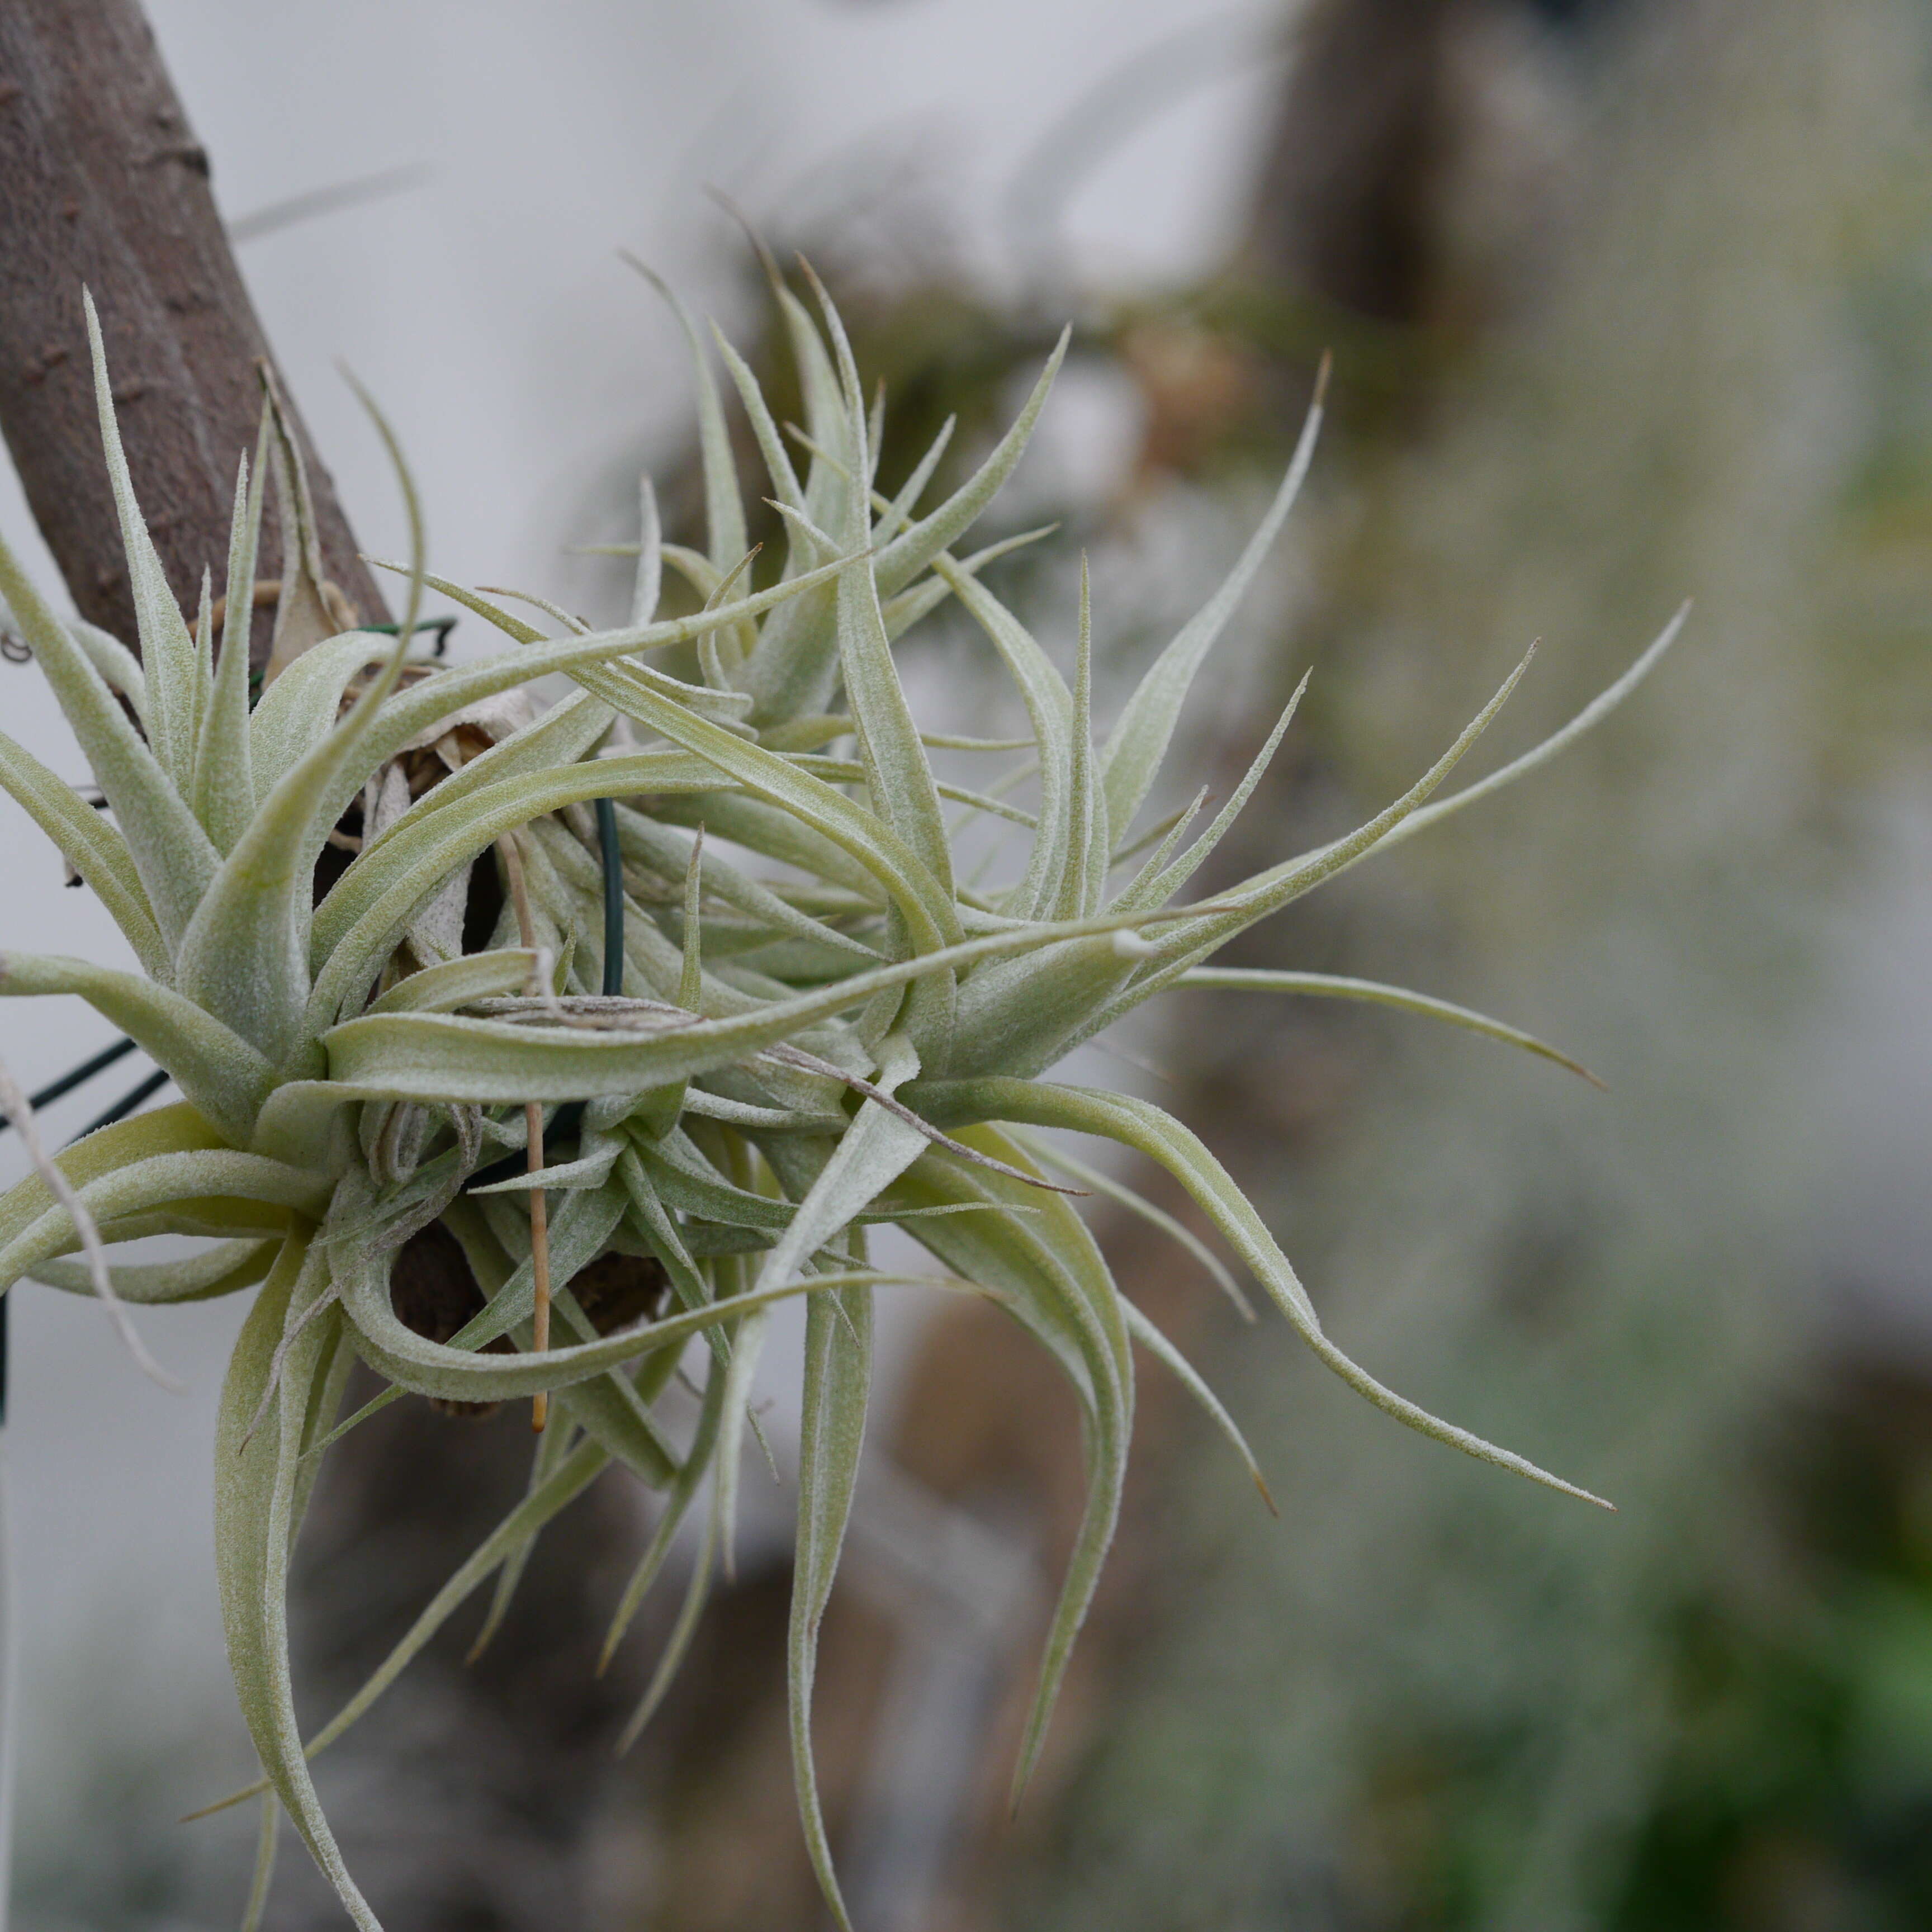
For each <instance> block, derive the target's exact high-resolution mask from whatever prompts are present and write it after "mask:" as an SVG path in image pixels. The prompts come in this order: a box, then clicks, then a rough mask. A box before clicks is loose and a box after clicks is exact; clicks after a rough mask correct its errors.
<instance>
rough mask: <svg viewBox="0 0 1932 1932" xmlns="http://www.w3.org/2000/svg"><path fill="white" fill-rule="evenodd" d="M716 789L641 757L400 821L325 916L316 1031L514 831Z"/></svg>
mask: <svg viewBox="0 0 1932 1932" xmlns="http://www.w3.org/2000/svg"><path fill="white" fill-rule="evenodd" d="M713 783H715V778H712V777H711V776H710V775H707V774H703V773H700V772H696V771H694V770H693V769H691V763H690V761H689V760H684V759H681V758H679V757H676V756H675V755H673V756H672V757H665V756H664V754H661V753H652V752H640V753H637V754H634V756H632V757H628V758H599V759H592V760H586V761H585V762H584V763H580V764H570V765H563V766H552V767H547V768H546V769H543V770H540V771H537V772H526V773H524V774H523V775H520V776H516V777H512V778H505V779H503V780H502V781H499V783H497V784H494V785H491V786H487V787H484V788H482V789H481V790H472V791H470V792H468V793H463V794H460V795H459V796H458V797H457V798H455V799H453V800H452V801H451V802H450V803H449V804H448V805H446V806H443V807H440V808H438V809H437V810H436V811H431V812H428V813H425V814H423V815H422V816H421V817H413V818H412V819H411V820H410V823H409V824H408V826H407V829H404V827H403V826H401V823H399V824H398V827H397V828H396V829H394V830H393V831H392V834H391V835H390V836H389V838H388V839H387V840H386V841H384V842H383V843H382V844H379V845H377V846H375V847H371V850H369V851H368V853H365V854H363V855H362V857H361V858H359V859H357V861H356V865H363V866H364V867H365V869H364V870H363V871H362V872H360V873H359V874H356V868H355V865H352V866H351V867H350V871H347V872H345V873H344V874H343V876H342V877H341V879H340V880H338V882H337V883H336V886H335V889H334V890H333V891H332V892H331V893H330V894H329V898H327V899H326V900H324V901H323V905H322V907H321V908H320V910H319V911H318V913H317V916H316V919H315V921H314V927H313V929H312V931H313V935H314V945H315V948H316V950H317V952H318V953H320V954H321V955H322V957H323V964H322V965H321V966H320V968H319V969H318V971H317V973H316V976H315V981H314V986H313V987H312V988H311V989H308V998H307V1001H306V1005H307V1010H308V1019H307V1021H306V1022H305V1025H306V1027H307V1028H308V1030H309V1031H314V1030H316V1029H317V1028H323V1027H325V1026H326V1025H328V1024H329V1021H330V1020H331V1019H332V1018H333V1016H335V1014H336V1013H339V1012H341V1011H342V1010H344V1009H345V1007H348V1006H350V1004H353V1003H355V1002H356V1001H359V1000H360V999H361V998H362V996H363V995H365V993H366V992H368V989H369V987H370V986H371V985H372V984H373V983H374V980H375V977H376V976H377V974H378V973H380V971H381V970H382V968H383V965H384V963H385V962H386V961H387V960H388V959H389V955H390V954H391V953H392V952H393V951H394V950H395V946H396V943H397V941H398V940H400V939H401V938H402V936H403V934H404V932H405V931H406V930H407V928H408V926H409V925H410V921H411V919H413V917H414V916H416V911H417V909H418V908H419V907H420V906H421V905H422V904H423V903H424V901H425V900H426V899H428V898H430V897H431V895H433V894H434V893H435V892H437V889H439V888H440V886H441V884H442V882H443V880H444V879H446V877H449V875H450V874H452V873H453V872H455V871H456V870H457V869H458V868H459V867H463V866H466V865H469V862H470V861H471V860H472V859H474V858H475V857H476V856H477V855H478V853H481V852H483V851H484V850H487V848H488V847H490V846H491V845H493V844H495V843H496V841H497V839H499V838H501V837H502V835H504V834H505V832H514V831H515V830H517V829H518V828H519V827H520V826H523V825H526V824H527V823H529V821H530V820H532V818H535V817H538V816H539V815H541V814H543V813H545V812H550V811H556V810H558V809H559V808H560V807H562V806H564V805H571V804H578V803H582V802H585V801H586V800H588V799H593V798H608V797H612V796H617V795H619V794H621V793H628V792H632V791H636V790H640V789H648V788H654V787H655V788H661V789H663V790H675V789H680V788H682V789H695V788H696V787H698V786H700V785H704V784H713ZM438 789H440V787H439V788H438ZM430 796H434V793H431V794H430ZM351 874H355V881H354V883H353V885H352V884H351V883H350V877H351ZM325 915H326V916H325ZM352 922H353V923H352ZM305 963H306V962H305Z"/></svg>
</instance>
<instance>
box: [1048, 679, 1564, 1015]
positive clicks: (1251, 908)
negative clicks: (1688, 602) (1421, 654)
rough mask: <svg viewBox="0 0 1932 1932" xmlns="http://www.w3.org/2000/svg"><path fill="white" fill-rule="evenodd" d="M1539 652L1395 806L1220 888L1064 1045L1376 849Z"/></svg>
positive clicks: (1484, 724) (1480, 729) (1483, 726)
mask: <svg viewBox="0 0 1932 1932" xmlns="http://www.w3.org/2000/svg"><path fill="white" fill-rule="evenodd" d="M1535 655H1536V647H1535V646H1534V645H1532V646H1530V649H1529V652H1528V653H1527V654H1526V655H1525V656H1524V658H1523V661H1522V662H1521V663H1520V664H1518V665H1517V667H1516V668H1515V670H1513V671H1511V673H1510V674H1509V676H1508V677H1507V678H1505V679H1504V680H1503V682H1502V685H1501V687H1500V688H1499V689H1498V691H1496V695H1495V696H1494V697H1492V698H1491V699H1490V701H1489V702H1488V703H1487V704H1485V705H1484V706H1483V708H1482V709H1481V711H1479V712H1477V714H1476V715H1475V717H1474V718H1472V719H1471V721H1469V724H1467V725H1466V726H1465V727H1463V730H1462V731H1461V733H1460V734H1459V735H1458V736H1457V739H1456V740H1455V742H1454V743H1453V744H1452V745H1451V746H1450V747H1449V748H1448V750H1447V751H1445V752H1444V753H1443V754H1442V756H1441V757H1439V758H1438V759H1437V760H1436V762H1435V763H1433V765H1431V766H1430V768H1429V769H1428V770H1427V771H1426V772H1424V773H1423V775H1422V776H1421V778H1418V780H1417V781H1415V784H1412V786H1411V787H1409V790H1407V791H1406V792H1404V793H1403V795H1402V796H1401V797H1400V798H1399V799H1396V801H1395V802H1394V803H1393V804H1392V805H1386V806H1385V807H1384V808H1382V810H1381V811H1379V812H1377V813H1376V815H1375V816H1374V817H1373V818H1371V819H1370V820H1367V822H1366V823H1364V824H1362V825H1361V826H1358V827H1357V828H1356V829H1355V830H1354V831H1353V832H1350V833H1349V835H1348V836H1347V837H1346V838H1338V839H1337V840H1335V841H1334V842H1333V843H1332V844H1328V845H1324V846H1322V847H1319V848H1318V849H1317V850H1315V851H1313V852H1307V853H1303V854H1301V856H1299V857H1298V858H1294V859H1285V860H1284V861H1283V862H1282V863H1281V864H1280V865H1274V866H1271V867H1270V868H1268V870H1267V871H1264V872H1259V873H1257V874H1256V875H1255V876H1254V877H1253V878H1251V879H1247V880H1244V881H1243V882H1242V883H1241V884H1240V885H1239V886H1235V887H1233V888H1232V889H1230V890H1229V891H1226V892H1219V893H1217V894H1216V895H1215V897H1214V901H1213V902H1212V904H1211V905H1208V906H1206V907H1203V908H1202V909H1201V910H1200V911H1199V913H1198V915H1197V916H1195V917H1193V918H1190V919H1185V920H1184V921H1182V922H1180V923H1179V924H1178V925H1176V926H1173V927H1172V928H1170V929H1169V931H1168V932H1166V933H1165V934H1163V936H1162V937H1161V938H1160V940H1159V941H1157V942H1156V943H1155V945H1154V949H1153V951H1152V953H1151V956H1150V957H1149V959H1148V960H1147V962H1146V963H1145V965H1144V967H1143V968H1142V971H1141V972H1140V973H1139V974H1138V975H1137V976H1136V979H1135V980H1134V983H1133V985H1132V986H1130V987H1129V988H1128V989H1127V991H1126V992H1125V993H1124V995H1121V997H1119V998H1116V999H1115V1000H1113V1001H1111V1002H1109V1004H1107V1005H1106V1006H1105V1007H1103V1008H1102V1009H1101V1010H1100V1011H1099V1012H1097V1013H1096V1014H1095V1015H1094V1018H1093V1019H1091V1021H1090V1022H1088V1025H1087V1027H1086V1028H1085V1029H1084V1030H1083V1031H1082V1032H1080V1033H1079V1034H1076V1035H1075V1036H1074V1037H1072V1038H1071V1039H1070V1040H1068V1041H1067V1048H1068V1049H1070V1048H1072V1047H1073V1046H1076V1045H1078V1044H1079V1042H1080V1041H1081V1040H1085V1039H1091V1037H1093V1035H1094V1034H1095V1033H1097V1032H1099V1031H1101V1030H1102V1029H1103V1028H1106V1027H1107V1026H1109V1025H1112V1022H1114V1020H1115V1019H1117V1018H1118V1017H1119V1016H1120V1015H1121V1013H1124V1012H1126V1011H1127V1010H1128V1009H1129V1008H1130V1007H1133V1006H1136V1005H1138V1004H1139V1003H1140V1002H1141V1001H1142V1000H1145V999H1147V998H1150V997H1151V995H1154V994H1155V993H1157V992H1161V991H1162V990H1163V989H1165V988H1166V987H1168V986H1172V984H1173V983H1174V982H1175V980H1176V979H1178V977H1180V975H1181V974H1183V973H1184V972H1185V971H1187V970H1188V968H1190V967H1192V966H1194V965H1198V964H1199V962H1201V961H1202V959H1205V958H1206V957H1207V956H1208V955H1209V954H1211V953H1215V952H1217V951H1218V950H1220V948H1221V947H1223V946H1225V945H1226V944H1227V943H1228V941H1229V940H1231V939H1232V938H1234V937H1235V935H1236V934H1237V933H1238V932H1245V931H1246V930H1247V929H1248V928H1249V927H1250V926H1253V925H1254V924H1255V923H1256V922H1257V921H1259V920H1261V919H1265V918H1267V917H1268V915H1269V913H1273V912H1278V911H1280V909H1281V908H1282V907H1283V906H1285V905H1286V904H1289V901H1291V900H1293V899H1296V898H1300V897H1301V895H1302V894H1304V892H1310V891H1312V890H1313V889H1314V888H1315V887H1316V886H1319V884H1321V883H1322V881H1323V880H1325V879H1329V878H1332V877H1334V875H1335V874H1337V872H1340V871H1343V870H1345V869H1346V868H1347V867H1349V865H1353V864H1354V863H1355V862H1356V860H1358V859H1361V858H1362V857H1364V856H1366V855H1367V853H1370V852H1371V851H1373V850H1374V849H1375V847H1376V846H1377V845H1379V844H1381V842H1382V841H1383V840H1384V839H1385V838H1387V837H1388V835H1389V833H1390V832H1392V831H1394V829H1395V828H1396V827H1397V826H1398V825H1400V824H1401V823H1402V822H1403V820H1404V819H1406V818H1407V817H1409V814H1411V813H1412V812H1413V811H1415V810H1417V809H1418V807H1420V806H1421V805H1422V804H1423V803H1424V801H1425V800H1426V799H1427V798H1428V797H1429V796H1430V793H1432V792H1433V791H1434V790H1436V787H1438V786H1439V785H1440V784H1442V781H1443V780H1444V779H1445V778H1447V777H1448V775H1449V774H1450V772H1451V771H1453V770H1454V769H1455V767H1456V766H1457V763H1459V762H1460V760H1461V759H1462V757H1463V754H1465V753H1466V751H1468V750H1469V747H1470V746H1471V745H1473V744H1474V743H1475V742H1476V740H1477V739H1478V738H1479V737H1481V736H1482V734H1483V733H1484V731H1485V730H1487V728H1488V727H1489V724H1490V720H1491V719H1492V718H1494V717H1495V716H1496V713H1497V712H1499V711H1500V710H1501V709H1502V707H1503V706H1504V704H1505V703H1507V702H1508V698H1509V695H1510V694H1511V691H1514V690H1515V688H1516V687H1517V682H1518V681H1519V680H1520V679H1521V678H1522V676H1523V673H1524V672H1525V671H1526V670H1528V669H1529V666H1530V662H1531V660H1532V658H1534V657H1535Z"/></svg>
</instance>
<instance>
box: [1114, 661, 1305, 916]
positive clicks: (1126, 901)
mask: <svg viewBox="0 0 1932 1932" xmlns="http://www.w3.org/2000/svg"><path fill="white" fill-rule="evenodd" d="M1308 676H1309V674H1308V673H1307V672H1306V671H1304V672H1303V673H1302V674H1301V682H1300V683H1299V684H1298V685H1296V686H1295V692H1294V695H1293V696H1292V697H1290V698H1289V700H1288V704H1287V706H1286V709H1284V710H1283V712H1282V714H1281V715H1280V718H1277V720H1276V721H1275V727H1274V730H1272V731H1271V732H1270V733H1268V737H1267V739H1266V740H1265V742H1263V744H1262V748H1261V749H1260V750H1259V751H1257V752H1256V754H1255V755H1254V757H1253V760H1252V761H1251V762H1250V764H1249V766H1248V769H1247V771H1246V772H1244V773H1243V774H1242V776H1241V783H1240V784H1238V785H1237V786H1236V787H1235V789H1234V790H1233V792H1232V794H1230V796H1229V799H1228V802H1227V803H1226V805H1223V806H1222V808H1221V809H1220V811H1217V813H1216V814H1214V820H1213V822H1212V823H1211V824H1210V825H1209V826H1208V829H1207V830H1206V831H1205V832H1202V835H1201V836H1200V837H1199V838H1197V839H1196V840H1195V841H1194V843H1193V844H1191V845H1190V846H1189V847H1188V848H1187V850H1186V851H1185V852H1184V853H1181V856H1180V857H1179V858H1178V859H1166V858H1165V857H1164V856H1163V855H1164V854H1166V852H1167V851H1168V850H1169V845H1168V842H1167V841H1166V840H1165V839H1163V841H1161V844H1160V848H1159V849H1158V850H1157V852H1156V853H1155V854H1154V856H1153V857H1152V858H1151V859H1149V860H1148V863H1147V864H1146V865H1145V866H1144V867H1143V868H1142V870H1141V871H1140V872H1139V874H1136V877H1134V879H1133V881H1132V882H1131V883H1130V884H1129V886H1127V890H1126V891H1124V892H1122V893H1121V895H1120V897H1119V898H1118V899H1117V900H1115V905H1116V906H1117V907H1118V908H1119V909H1120V910H1121V911H1123V912H1129V911H1132V910H1133V909H1134V908H1135V907H1139V906H1157V905H1165V904H1166V903H1167V902H1168V901H1169V899H1171V898H1173V896H1174V895H1175V893H1176V892H1179V891H1180V889H1181V887H1182V886H1184V885H1185V884H1187V881H1188V880H1190V879H1191V878H1192V877H1193V876H1194V874H1196V872H1198V871H1199V870H1200V869H1201V868H1202V865H1205V863H1206V862H1207V861H1208V858H1209V856H1211V854H1212V853H1213V852H1214V848H1215V847H1217V845H1219V844H1220V842H1221V841H1222V840H1223V838H1226V836H1227V835H1228V833H1229V830H1230V829H1231V828H1232V826H1233V825H1234V823H1235V820H1236V819H1238V817H1240V816H1241V812H1242V811H1243V809H1244V807H1245V806H1246V805H1247V802H1248V800H1249V799H1250V798H1252V797H1253V796H1254V790H1255V787H1256V786H1257V785H1258V784H1260V783H1261V781H1262V774H1263V773H1264V772H1266V771H1267V769H1268V766H1269V765H1270V764H1271V763H1272V762H1273V760H1274V754H1275V751H1276V748H1277V746H1278V745H1280V742H1281V741H1282V739H1283V737H1285V736H1286V735H1287V732H1288V727H1289V725H1290V724H1292V723H1293V722H1294V721H1295V712H1297V711H1298V710H1299V709H1301V700H1302V695H1303V694H1304V692H1305V691H1307V688H1308ZM1190 817H1192V814H1190ZM1186 823H1187V820H1182V821H1181V824H1180V825H1179V826H1177V827H1176V829H1175V832H1176V836H1177V837H1178V833H1179V832H1180V831H1181V829H1184V826H1185V825H1186Z"/></svg>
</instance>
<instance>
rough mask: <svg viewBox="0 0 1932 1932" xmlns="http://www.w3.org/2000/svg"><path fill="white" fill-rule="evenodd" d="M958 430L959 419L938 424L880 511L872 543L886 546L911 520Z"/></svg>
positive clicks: (948, 419)
mask: <svg viewBox="0 0 1932 1932" xmlns="http://www.w3.org/2000/svg"><path fill="white" fill-rule="evenodd" d="M957 428H959V418H958V417H957V416H948V417H947V419H946V420H945V421H944V422H943V423H941V425H939V434H938V435H937V436H935V437H934V438H933V439H932V442H931V443H929V445H928V446H927V447H926V454H925V455H923V456H922V457H921V458H919V460H918V461H917V462H916V463H914V464H913V466H912V471H911V473H910V475H908V476H907V478H906V480H905V481H904V483H902V484H901V485H900V486H899V493H898V495H897V496H895V497H894V498H893V499H892V501H891V502H889V504H887V505H886V507H885V508H884V509H883V511H880V516H879V520H878V521H877V523H875V524H874V526H873V528H872V541H873V542H874V544H888V543H890V542H891V541H892V538H894V537H895V536H897V535H898V533H899V532H900V531H901V529H904V527H905V526H906V525H907V523H909V522H910V520H911V518H912V514H913V511H915V510H916V509H917V508H919V499H920V497H922V496H924V495H925V494H926V485H927V484H929V483H930V482H931V481H932V472H934V471H935V469H938V467H939V464H940V459H941V458H942V457H944V455H945V454H946V452H947V449H949V448H950V446H951V445H952V442H953V431H955V430H956V429H957Z"/></svg>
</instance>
